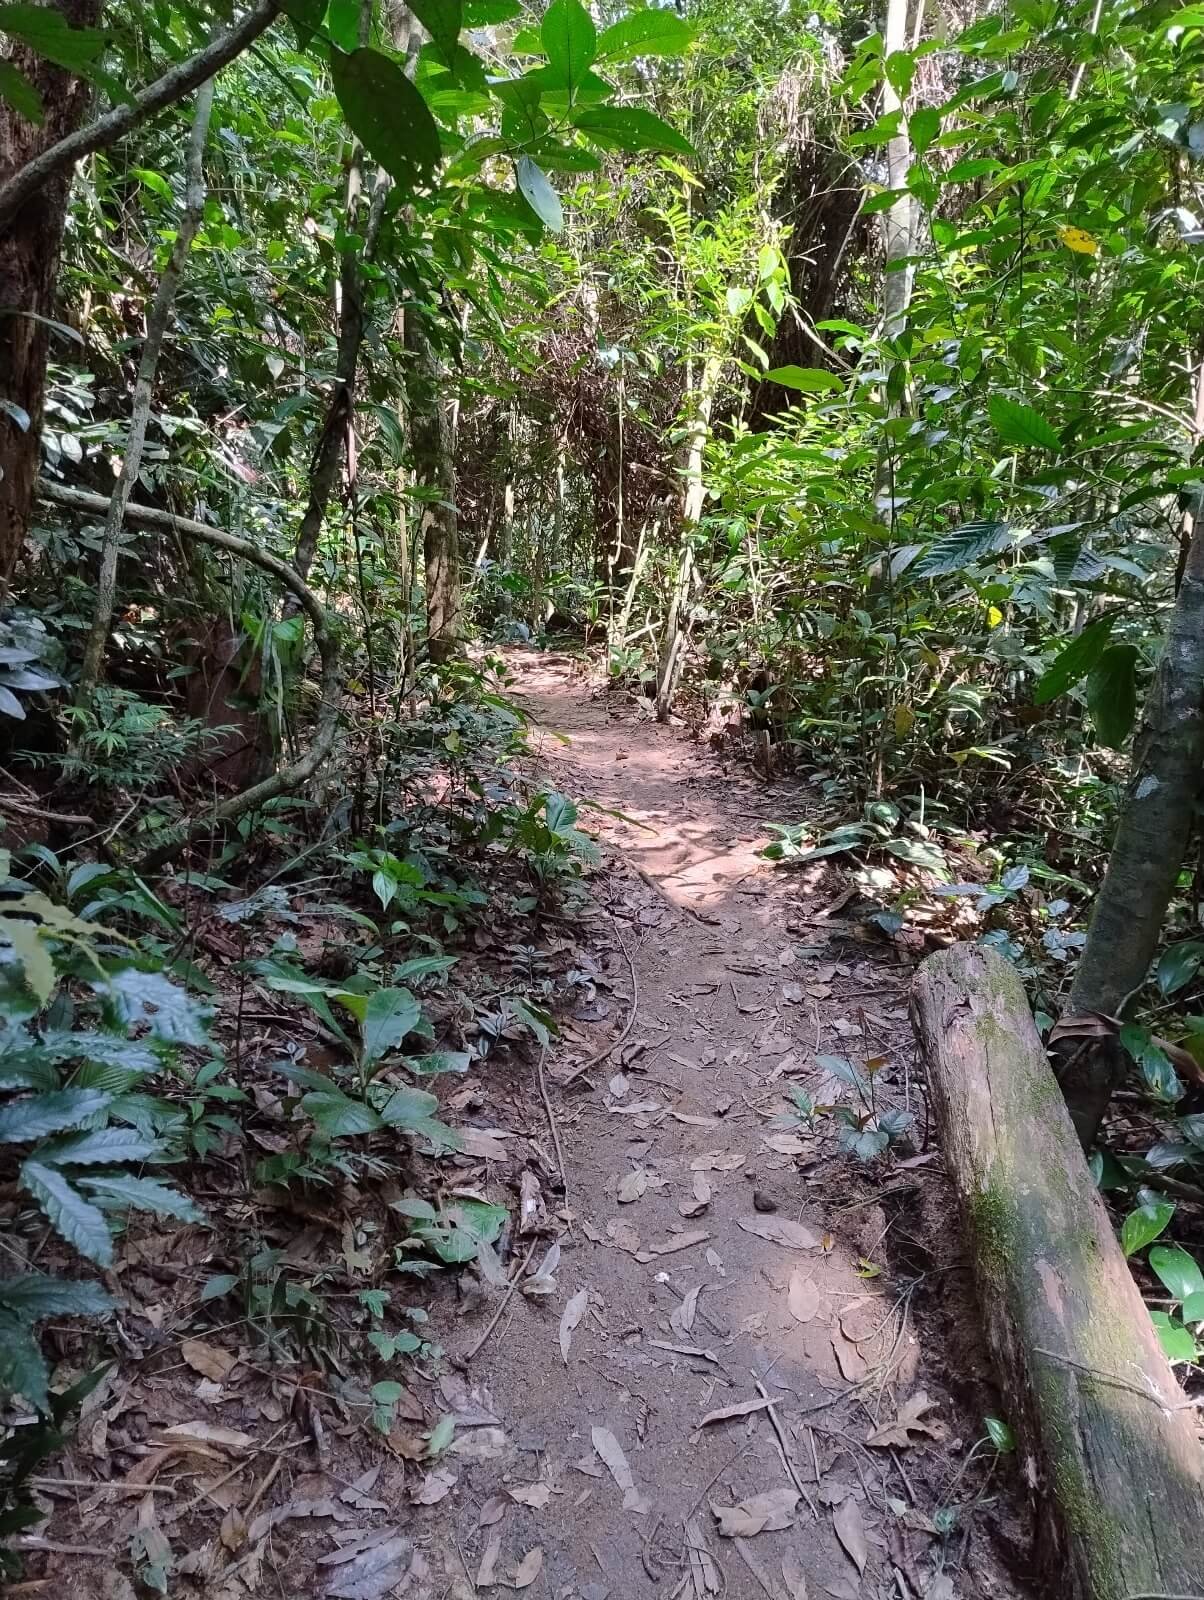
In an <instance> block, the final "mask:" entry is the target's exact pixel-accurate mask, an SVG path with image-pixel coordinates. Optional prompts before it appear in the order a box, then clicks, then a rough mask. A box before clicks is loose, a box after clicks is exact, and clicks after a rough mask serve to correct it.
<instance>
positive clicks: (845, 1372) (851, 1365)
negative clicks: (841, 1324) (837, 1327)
mask: <svg viewBox="0 0 1204 1600" xmlns="http://www.w3.org/2000/svg"><path fill="white" fill-rule="evenodd" d="M832 1349H833V1350H834V1351H835V1352H836V1365H837V1366H838V1367H839V1368H840V1371H841V1375H842V1376H843V1377H845V1378H847V1379H848V1381H849V1382H850V1383H859V1382H860V1381H861V1379H862V1378H864V1377H865V1375H866V1373H867V1372H868V1371H869V1370H870V1365H869V1362H868V1361H867V1360H866V1359H865V1357H864V1356H863V1355H862V1353H861V1351H860V1350H859V1349H858V1348H857V1346H856V1345H855V1344H854V1343H853V1342H852V1340H850V1339H846V1338H845V1336H844V1335H843V1334H842V1333H833V1335H832Z"/></svg>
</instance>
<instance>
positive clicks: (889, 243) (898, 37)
mask: <svg viewBox="0 0 1204 1600" xmlns="http://www.w3.org/2000/svg"><path fill="white" fill-rule="evenodd" d="M907 4H908V0H887V6H886V28H885V31H884V33H883V42H882V53H883V56H884V57H885V58H886V59H888V60H889V58H890V57H891V56H892V55H893V54H894V53H895V51H897V50H906V49H907V46H908V42H909V41H908V37H907ZM902 110H903V102H902V100H901V99H900V98H899V95H898V92H897V91H896V89H895V87H894V85H893V84H892V83H891V82H890V80H889V79H886V80H885V81H884V82H883V85H882V113H883V115H884V116H889V115H890V114H891V112H893V111H898V112H900V113H902ZM910 166H911V141H910V139H909V138H908V137H907V123H906V119H903V120H901V121H900V124H899V131H898V133H896V134H895V136H894V138H893V139H891V140H890V141H889V143H888V144H887V146H886V173H887V176H886V182H887V186H888V187H889V188H891V189H904V188H906V185H907V169H908V168H909V167H910ZM914 218H915V202H914V200H913V199H912V196H911V195H910V194H903V195H900V197H899V198H898V199H897V200H896V201H895V203H894V204H893V205H892V206H891V207H890V209H889V210H888V211H885V212H883V216H882V242H883V252H884V255H885V258H886V260H885V271H884V272H883V279H882V322H883V332H884V334H885V336H886V337H887V338H888V339H895V338H897V337H898V336H899V334H901V333H902V332H903V330H904V328H905V327H906V326H907V312H908V309H909V308H910V306H911V285H912V279H913V277H914V273H913V270H912V268H911V267H900V266H898V263H899V262H901V261H904V260H906V259H907V257H908V256H910V255H911V254H912V231H913V224H914ZM892 268H893V269H894V270H892Z"/></svg>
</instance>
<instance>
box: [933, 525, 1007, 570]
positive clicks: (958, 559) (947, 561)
mask: <svg viewBox="0 0 1204 1600" xmlns="http://www.w3.org/2000/svg"><path fill="white" fill-rule="evenodd" d="M1011 534H1012V530H1011V526H1010V525H1009V524H1008V523H1006V522H965V523H963V524H962V526H961V527H960V528H954V529H952V531H951V532H949V533H944V534H942V535H941V537H940V538H939V539H938V540H937V541H936V543H935V544H930V545H929V546H928V548H927V550H925V551H924V553H923V555H921V556H920V558H919V559H918V560H917V561H916V562H915V564H914V565H913V566H912V568H911V576H912V577H913V578H943V577H946V576H947V575H948V574H949V573H951V572H962V571H964V570H965V568H966V567H970V566H973V565H974V563H975V562H976V561H981V560H982V559H983V558H984V557H985V556H992V555H998V554H999V553H1000V552H1001V551H1003V550H1006V549H1007V547H1008V545H1009V544H1011V542H1012V538H1011Z"/></svg>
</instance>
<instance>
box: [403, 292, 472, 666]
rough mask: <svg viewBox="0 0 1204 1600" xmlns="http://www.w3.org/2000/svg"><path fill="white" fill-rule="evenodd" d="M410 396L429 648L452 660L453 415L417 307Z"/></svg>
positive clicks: (412, 310)
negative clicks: (445, 401)
mask: <svg viewBox="0 0 1204 1600" xmlns="http://www.w3.org/2000/svg"><path fill="white" fill-rule="evenodd" d="M405 343H406V351H407V354H408V356H409V359H408V360H407V362H406V399H407V403H408V407H409V413H410V452H411V456H412V461H411V470H412V472H413V475H414V483H415V486H416V487H417V488H418V489H419V490H420V491H422V495H423V497H422V502H421V504H422V528H421V531H422V554H423V563H424V566H425V569H426V632H427V651H428V654H429V655H430V658H431V660H432V661H435V662H443V661H449V660H451V658H452V657H453V656H455V655H456V654H457V653H458V651H459V643H460V632H461V618H460V607H461V600H460V528H459V520H458V518H457V516H456V469H455V461H454V458H453V456H452V447H451V427H450V419H449V417H448V413H447V410H446V408H445V407H444V405H443V400H442V396H441V394H440V381H439V378H440V374H439V362H438V358H437V357H436V355H435V351H434V348H433V346H432V344H431V341H430V337H429V335H428V334H427V331H426V321H425V319H424V317H423V313H422V311H421V310H420V309H419V308H418V307H417V306H407V307H406V312H405Z"/></svg>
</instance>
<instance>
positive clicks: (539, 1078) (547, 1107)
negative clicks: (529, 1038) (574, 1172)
mask: <svg viewBox="0 0 1204 1600" xmlns="http://www.w3.org/2000/svg"><path fill="white" fill-rule="evenodd" d="M547 1058H548V1047H547V1045H546V1044H545V1045H542V1046H541V1047H540V1051H539V1057H538V1059H537V1061H536V1063H535V1081H536V1083H537V1084H538V1086H539V1098H540V1099H541V1100H542V1101H543V1109H544V1114H545V1116H546V1117H547V1119H548V1128H549V1129H550V1130H551V1134H552V1143H553V1145H554V1146H555V1148H556V1165H557V1166H558V1167H559V1168H560V1186H561V1188H562V1189H563V1190H564V1194H565V1198H566V1200H567V1198H568V1192H569V1173H568V1168H567V1167H566V1166H565V1164H564V1147H563V1146H562V1145H561V1143H560V1129H559V1127H558V1126H557V1123H556V1113H555V1112H554V1111H553V1110H552V1102H551V1100H550V1099H549V1098H548V1084H547V1079H546V1078H545V1077H544V1070H543V1068H544V1062H545V1061H546V1060H547Z"/></svg>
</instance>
